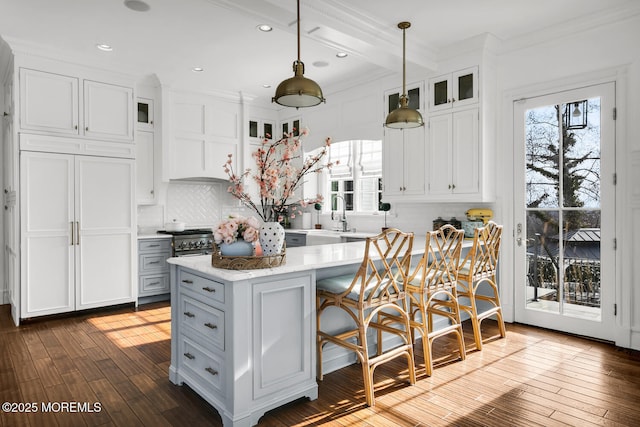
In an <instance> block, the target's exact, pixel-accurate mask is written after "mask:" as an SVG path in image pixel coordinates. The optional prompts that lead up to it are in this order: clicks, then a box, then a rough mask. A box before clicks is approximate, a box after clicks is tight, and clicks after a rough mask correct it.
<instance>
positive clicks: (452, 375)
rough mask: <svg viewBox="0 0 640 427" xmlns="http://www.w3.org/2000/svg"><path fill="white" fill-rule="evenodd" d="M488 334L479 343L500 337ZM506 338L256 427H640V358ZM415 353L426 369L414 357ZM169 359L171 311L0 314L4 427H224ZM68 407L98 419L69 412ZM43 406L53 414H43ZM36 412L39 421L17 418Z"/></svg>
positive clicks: (540, 338) (441, 349)
mask: <svg viewBox="0 0 640 427" xmlns="http://www.w3.org/2000/svg"><path fill="white" fill-rule="evenodd" d="M485 323H487V325H486V326H485V334H487V335H492V334H495V333H496V332H497V328H496V326H495V324H494V323H492V322H490V321H489V322H485ZM468 326H470V325H465V332H466V333H470V327H468ZM507 329H508V334H507V338H505V339H495V340H492V341H491V342H489V343H488V344H487V345H486V346H485V347H484V350H483V351H481V352H478V351H473V352H471V353H470V354H469V355H468V357H467V360H466V361H464V362H461V361H447V359H446V354H447V352H448V351H449V350H450V347H451V346H452V345H453V343H452V342H449V341H447V340H448V339H447V338H442V339H441V340H440V342H438V341H436V343H437V346H436V347H437V349H436V357H437V358H438V362H437V364H436V368H435V370H434V374H433V376H432V377H426V376H425V374H424V369H422V368H420V367H419V369H418V382H417V383H416V385H414V386H408V385H407V383H406V382H405V380H406V378H407V372H406V363H402V362H401V361H398V363H395V362H393V363H391V364H388V365H386V366H385V365H383V366H381V367H380V368H378V370H377V371H376V378H375V380H376V406H375V407H373V408H370V407H367V406H366V405H365V403H364V394H363V390H362V377H361V371H360V369H359V367H358V366H356V365H354V366H350V367H347V368H344V369H341V370H340V371H337V372H334V373H331V374H328V375H326V376H325V379H324V381H322V382H321V383H320V387H319V398H318V399H317V400H315V401H308V400H306V399H303V400H299V401H296V402H293V403H290V404H288V405H285V406H284V407H281V408H278V409H276V410H273V411H271V412H269V413H267V414H266V415H265V416H264V417H263V418H262V419H261V420H260V424H259V425H261V426H262V425H263V426H312V425H333V426H442V425H455V426H479V425H483V426H507V425H509V426H516V425H517V426H520V425H522V426H529V425H541V426H555V425H567V424H568V425H578V426H589V425H598V426H602V425H606V426H610V425H611V426H613V425H626V426H632V425H634V426H637V425H639V423H640V421H639V420H640V353H638V352H632V351H627V350H622V349H619V348H616V347H614V346H612V345H609V344H605V343H599V342H594V341H589V340H585V339H582V338H577V337H572V336H567V335H564V334H559V333H554V332H550V331H545V330H540V329H536V328H532V327H526V326H522V325H515V324H512V325H508V327H507ZM467 338H468V339H467V342H468V343H471V342H472V341H471V338H470V337H467ZM416 353H417V355H419V359H418V362H419V364H421V361H422V359H421V351H420V349H419V348H416ZM169 359H170V314H169V307H168V305H167V303H157V304H152V305H146V306H141V308H140V309H139V310H138V311H135V310H134V309H133V308H132V307H127V308H119V309H117V310H111V311H104V312H93V313H85V314H82V315H76V316H70V317H64V318H56V319H47V320H46V321H42V320H38V321H32V322H29V323H27V324H25V325H23V326H21V327H20V328H16V327H14V326H13V324H12V322H11V320H10V317H9V308H8V306H6V305H5V306H0V403H2V402H13V403H15V405H13V407H10V409H13V410H20V412H7V411H6V410H0V425H1V426H38V427H39V426H56V425H60V426H82V425H92V426H93V425H99V426H102V425H105V426H107V425H114V426H134V425H147V426H154V427H159V426H165V425H166V426H169V425H171V426H189V427H195V426H203V425H212V426H218V425H221V421H220V417H219V416H218V414H217V412H216V411H215V410H214V409H212V408H211V407H210V406H209V405H208V404H207V403H206V402H204V401H203V400H202V399H200V397H199V396H197V395H196V394H195V393H194V392H193V391H191V390H190V389H189V388H188V387H186V386H185V387H177V386H174V385H173V384H171V383H170V382H169V380H168V374H167V371H168V368H169ZM403 365H404V366H403ZM69 402H76V403H72V404H74V405H78V404H82V405H86V406H84V407H83V409H84V410H88V409H93V410H94V412H78V409H79V408H78V407H69V408H67V407H65V406H64V405H66V404H68V403H69ZM96 403H97V405H96ZM18 404H21V405H18ZM42 405H45V409H47V410H49V411H53V412H48V413H43V412H42V409H43V407H42ZM34 408H35V410H37V411H38V412H35V413H33V412H32V413H26V412H24V411H25V410H27V409H31V410H32V411H33V410H34ZM3 409H5V407H4V406H3ZM67 409H70V410H67ZM98 409H99V410H98ZM56 411H57V412H56Z"/></svg>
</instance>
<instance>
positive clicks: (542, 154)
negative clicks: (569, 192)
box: [525, 105, 560, 208]
mask: <svg viewBox="0 0 640 427" xmlns="http://www.w3.org/2000/svg"><path fill="white" fill-rule="evenodd" d="M526 114H527V115H526V130H525V144H526V148H525V167H526V170H525V179H526V181H525V182H526V189H525V191H526V203H527V207H528V208H548V207H558V206H559V194H558V191H559V188H560V180H559V174H558V147H559V146H560V135H559V134H558V122H559V120H558V107H557V106H554V105H549V106H546V107H541V108H536V109H534V110H529V111H527V113H526Z"/></svg>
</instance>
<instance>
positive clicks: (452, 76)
mask: <svg viewBox="0 0 640 427" xmlns="http://www.w3.org/2000/svg"><path fill="white" fill-rule="evenodd" d="M478 98H479V92H478V67H470V68H465V69H464V70H459V71H454V72H452V73H447V74H443V75H440V76H437V77H433V78H431V79H429V112H435V111H440V110H446V109H451V108H457V107H464V106H466V105H470V104H476V103H477V102H478Z"/></svg>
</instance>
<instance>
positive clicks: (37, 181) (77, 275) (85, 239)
mask: <svg viewBox="0 0 640 427" xmlns="http://www.w3.org/2000/svg"><path fill="white" fill-rule="evenodd" d="M133 174H134V161H133V160H131V159H120V158H105V157H91V156H81V155H71V154H53V153H44V152H28V151H22V152H21V153H20V181H21V186H20V190H21V191H20V193H21V196H20V208H21V212H22V214H21V218H22V221H21V254H20V255H21V314H20V317H21V318H29V317H35V316H42V315H47V314H55V313H63V312H68V311H73V310H79V309H86V308H94V307H101V306H107V305H113V304H120V303H126V302H131V301H134V299H135V294H136V292H135V283H136V282H135V271H136V269H135V265H134V264H133V263H134V260H135V258H134V251H135V233H134V230H135V226H134V219H135V216H134V197H133V179H134V176H133Z"/></svg>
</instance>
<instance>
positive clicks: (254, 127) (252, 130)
mask: <svg viewBox="0 0 640 427" xmlns="http://www.w3.org/2000/svg"><path fill="white" fill-rule="evenodd" d="M249 136H250V137H251V138H257V137H258V122H254V121H253V120H249Z"/></svg>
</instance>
